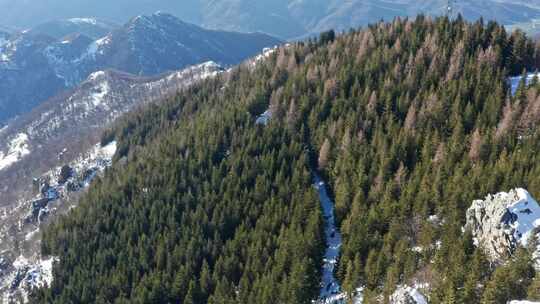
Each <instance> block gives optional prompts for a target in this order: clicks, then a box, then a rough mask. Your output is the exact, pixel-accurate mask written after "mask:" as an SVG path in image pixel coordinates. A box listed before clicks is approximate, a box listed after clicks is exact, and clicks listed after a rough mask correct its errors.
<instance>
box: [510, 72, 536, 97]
mask: <svg viewBox="0 0 540 304" xmlns="http://www.w3.org/2000/svg"><path fill="white" fill-rule="evenodd" d="M535 76H537V77H540V73H528V74H527V76H526V77H525V83H526V84H530V83H531V81H532V80H533V79H534V77H535ZM522 78H523V76H515V77H510V89H511V92H512V95H514V94H516V91H517V89H518V87H519V83H520V82H521V79H522Z"/></svg>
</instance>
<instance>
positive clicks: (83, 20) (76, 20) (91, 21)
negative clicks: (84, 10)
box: [68, 18, 98, 25]
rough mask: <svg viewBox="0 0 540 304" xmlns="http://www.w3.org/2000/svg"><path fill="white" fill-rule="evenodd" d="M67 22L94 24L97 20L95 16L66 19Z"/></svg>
mask: <svg viewBox="0 0 540 304" xmlns="http://www.w3.org/2000/svg"><path fill="white" fill-rule="evenodd" d="M68 21H69V22H71V23H75V24H92V25H96V24H97V23H98V22H97V20H96V19H95V18H71V19H68Z"/></svg>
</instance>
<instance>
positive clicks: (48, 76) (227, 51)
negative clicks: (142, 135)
mask: <svg viewBox="0 0 540 304" xmlns="http://www.w3.org/2000/svg"><path fill="white" fill-rule="evenodd" d="M96 37H99V38H96ZM279 43H280V40H278V39H276V38H273V37H271V36H268V35H266V34H259V33H253V34H241V33H236V32H224V31H216V30H206V29H203V28H200V27H198V26H195V25H192V24H189V23H185V22H182V21H181V20H180V19H178V18H176V17H174V16H172V15H169V14H164V13H156V14H153V15H149V16H138V17H136V18H133V19H131V20H130V21H129V22H128V23H126V24H125V25H123V26H121V27H116V26H115V25H114V24H111V23H107V22H102V21H99V20H97V19H92V18H78V19H69V20H63V21H55V22H49V23H46V24H42V25H39V26H36V27H35V28H32V29H30V30H25V31H22V32H17V33H15V34H9V33H6V32H2V33H0V92H2V93H1V94H0V124H1V123H2V122H5V121H6V120H7V119H9V118H11V117H13V116H15V115H18V114H21V113H24V112H27V111H29V110H30V109H32V108H34V107H35V106H36V105H38V104H39V103H41V102H43V101H45V100H46V99H48V98H50V97H52V96H54V95H56V94H57V93H59V92H60V91H62V90H65V89H69V88H72V87H74V86H76V85H77V84H78V83H79V82H81V81H82V80H84V79H85V78H86V77H87V76H88V75H90V74H91V73H92V72H94V71H98V70H104V69H116V70H120V71H124V72H128V73H132V74H135V75H158V74H160V73H164V72H167V71H173V70H177V69H181V68H184V67H186V66H188V65H193V64H197V63H201V62H205V61H215V62H217V63H219V64H222V65H232V64H236V63H239V62H240V61H242V60H244V59H245V58H247V57H250V56H253V55H255V54H256V53H258V52H260V51H261V50H262V49H263V48H264V47H269V46H274V45H276V44H279Z"/></svg>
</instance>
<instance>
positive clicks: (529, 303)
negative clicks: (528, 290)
mask: <svg viewBox="0 0 540 304" xmlns="http://www.w3.org/2000/svg"><path fill="white" fill-rule="evenodd" d="M509 304H540V302H534V301H526V300H513V301H510V302H509Z"/></svg>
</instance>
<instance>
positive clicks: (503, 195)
mask: <svg viewBox="0 0 540 304" xmlns="http://www.w3.org/2000/svg"><path fill="white" fill-rule="evenodd" d="M538 226H540V206H539V205H538V203H537V202H536V200H534V199H533V198H532V196H531V195H530V194H529V192H527V191H526V190H525V189H521V188H518V189H513V190H511V191H509V192H500V193H497V194H495V195H488V196H487V197H486V198H485V199H484V200H476V201H474V202H473V203H472V205H471V207H470V208H469V209H467V223H466V225H465V228H466V229H470V231H471V232H472V235H473V237H474V240H475V244H476V245H477V246H482V247H483V248H484V250H485V253H486V255H487V256H488V258H489V259H490V261H492V262H500V261H502V260H503V259H504V258H505V257H508V256H510V255H511V254H512V253H513V252H514V251H515V250H516V248H517V247H518V246H527V244H528V242H529V240H531V238H532V237H533V236H536V234H537V229H536V228H537V227H538Z"/></svg>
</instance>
